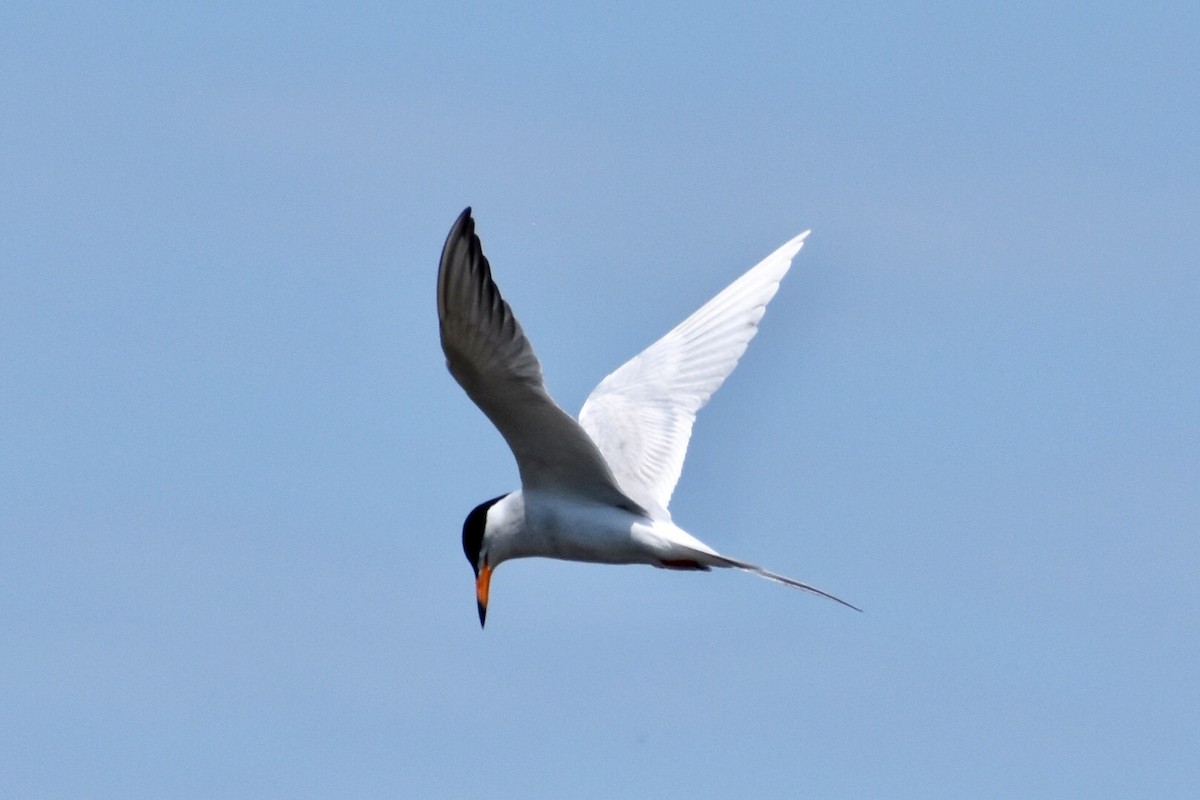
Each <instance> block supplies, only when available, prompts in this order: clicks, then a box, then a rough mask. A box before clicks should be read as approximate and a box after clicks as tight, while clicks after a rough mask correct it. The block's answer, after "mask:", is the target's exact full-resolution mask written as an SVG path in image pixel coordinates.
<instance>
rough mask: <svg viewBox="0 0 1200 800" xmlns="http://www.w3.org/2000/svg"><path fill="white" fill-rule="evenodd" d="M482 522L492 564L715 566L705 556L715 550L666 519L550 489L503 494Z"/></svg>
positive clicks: (701, 567)
mask: <svg viewBox="0 0 1200 800" xmlns="http://www.w3.org/2000/svg"><path fill="white" fill-rule="evenodd" d="M487 522H488V528H489V535H490V536H489V538H490V539H491V545H490V547H489V555H490V556H491V557H492V559H493V562H492V563H493V564H495V563H499V562H500V561H507V560H508V559H510V558H528V557H531V556H542V557H545V558H557V559H561V560H563V561H589V562H593V563H600V564H649V565H651V566H655V567H666V568H675V569H681V568H691V569H707V568H708V567H709V566H714V565H716V564H710V563H708V561H707V560H706V558H711V557H713V556H716V555H717V554H716V552H715V551H713V550H712V549H711V548H709V547H708V545H706V544H704V543H703V542H701V541H700V540H699V539H696V538H695V537H694V536H692V535H691V534H689V533H687V532H686V531H684V530H683V529H682V528H680V527H679V526H678V525H676V524H675V523H673V522H671V521H670V520H664V519H658V520H656V519H651V518H650V517H648V516H646V515H644V514H640V513H638V512H635V511H629V510H627V509H624V508H620V507H617V506H614V505H610V504H608V503H598V502H587V501H578V500H573V499H566V500H564V498H562V497H561V496H560V495H557V494H554V493H552V492H539V491H532V492H525V491H521V490H517V491H515V492H512V493H510V494H507V495H504V497H502V498H501V499H499V500H498V501H497V502H496V503H495V504H494V505H492V506H491V507H490V508H489V509H488V520H487ZM718 566H720V565H718Z"/></svg>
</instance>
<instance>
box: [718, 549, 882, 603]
mask: <svg viewBox="0 0 1200 800" xmlns="http://www.w3.org/2000/svg"><path fill="white" fill-rule="evenodd" d="M708 560H709V561H711V563H712V565H713V566H715V567H732V568H733V569H740V570H742V571H743V572H753V573H754V574H755V575H759V576H761V577H763V578H766V579H767V580H769V581H775V582H776V583H782V584H783V585H784V586H791V587H792V588H793V589H802V590H803V591H806V592H810V593H811V594H816V595H820V596H821V597H828V598H829V599H830V600H833V601H834V602H835V603H841V604H842V605H844V606H846V608H853V609H854V610H855V611H862V609H861V608H859V607H858V606H856V605H854V604H853V603H847V602H846V601H845V600H843V599H842V598H840V597H835V596H834V595H831V594H830V593H829V592H825V591H822V590H820V589H818V588H817V587H815V586H809V585H808V584H807V583H802V582H800V581H798V580H796V579H795V578H789V577H787V576H786V575H780V574H779V573H777V572H771V571H770V570H768V569H763V568H762V567H759V566H755V565H754V564H747V563H746V562H745V561H738V560H737V559H736V558H729V557H728V556H722V555H718V554H716V553H714V554H712V555H709V556H708Z"/></svg>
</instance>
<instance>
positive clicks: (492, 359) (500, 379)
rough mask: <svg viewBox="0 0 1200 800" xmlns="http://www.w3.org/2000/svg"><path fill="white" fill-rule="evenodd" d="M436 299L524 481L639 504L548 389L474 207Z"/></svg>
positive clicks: (460, 372) (453, 368)
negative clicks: (499, 280)
mask: <svg viewBox="0 0 1200 800" xmlns="http://www.w3.org/2000/svg"><path fill="white" fill-rule="evenodd" d="M437 303H438V320H439V323H440V326H439V327H440V329H441V338H442V350H443V351H444V352H445V353H446V366H447V367H448V368H449V370H450V374H451V375H453V376H454V379H455V380H457V381H458V383H459V385H461V386H462V387H463V389H465V390H466V392H467V395H468V396H470V398H471V399H472V400H473V401H474V402H475V405H477V406H479V408H480V409H481V410H482V411H483V413H484V414H486V415H487V417H488V419H490V420H491V421H492V424H493V425H495V426H496V427H497V428H498V429H499V431H500V433H501V435H503V436H504V440H505V441H506V442H508V446H509V447H510V448H511V449H512V451H513V455H514V456H515V457H516V459H517V467H518V469H519V470H520V472H521V484H522V486H524V487H525V488H526V489H539V488H540V489H551V490H554V491H558V492H565V493H569V494H574V495H577V496H580V497H584V498H588V499H592V500H598V501H601V502H606V503H610V504H613V505H618V506H623V507H625V508H629V509H630V510H633V511H641V509H640V508H638V506H637V504H636V503H634V502H632V501H631V500H630V499H629V498H628V497H626V496H625V495H624V494H622V493H621V490H620V489H619V488H617V482H616V480H615V479H614V477H613V474H612V471H611V470H610V469H609V468H608V465H607V464H606V463H605V461H604V457H603V456H602V455H601V454H600V451H599V450H598V449H597V448H596V445H595V444H594V443H593V442H592V440H591V439H590V438H588V435H587V434H586V433H584V431H583V428H581V427H580V426H579V423H577V422H576V421H575V420H574V419H572V418H571V416H570V415H569V414H567V413H566V412H565V411H563V410H562V409H561V408H559V407H558V405H557V404H555V402H554V401H553V400H552V399H551V398H550V395H549V394H548V393H547V392H546V386H545V384H544V383H543V381H542V367H541V365H540V364H539V363H538V360H537V356H535V355H534V354H533V348H532V347H530V345H529V340H528V339H526V338H525V333H524V332H523V331H522V330H521V326H520V324H518V322H517V318H516V317H515V316H513V313H512V309H511V308H509V306H508V303H506V302H505V301H504V298H503V297H501V296H500V290H499V289H498V288H497V287H496V283H495V282H494V281H493V280H492V271H491V267H490V266H489V265H488V261H487V259H486V258H485V257H484V255H483V250H482V248H481V247H480V244H479V237H478V236H476V235H475V221H474V220H472V219H471V209H469V208H468V209H466V210H465V211H463V212H462V214H461V215H459V217H458V220H457V221H455V223H454V227H453V228H451V229H450V235H449V236H448V237H447V238H446V244H445V247H444V248H443V249H442V261H441V266H440V267H439V269H438V288H437Z"/></svg>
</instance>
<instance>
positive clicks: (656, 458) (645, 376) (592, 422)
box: [579, 231, 808, 519]
mask: <svg viewBox="0 0 1200 800" xmlns="http://www.w3.org/2000/svg"><path fill="white" fill-rule="evenodd" d="M806 236H808V231H805V232H804V233H802V234H800V235H799V236H797V237H796V238H795V239H792V240H791V241H790V242H788V243H787V244H785V245H784V246H783V247H780V248H779V249H778V250H776V251H775V252H774V253H772V254H771V255H769V256H767V257H766V259H764V260H763V261H762V262H761V263H759V264H758V265H756V266H754V267H753V268H751V269H750V270H749V271H748V272H747V273H746V274H745V275H743V276H742V277H740V278H738V279H737V280H736V281H734V282H733V283H731V284H730V285H729V286H728V287H726V288H725V290H724V291H722V292H721V293H720V294H718V295H717V296H716V297H714V298H713V299H712V300H709V301H708V302H707V303H705V304H704V305H703V306H702V307H701V308H700V309H699V310H698V311H696V312H695V313H694V314H692V315H691V316H690V317H688V318H687V319H686V320H684V321H683V322H682V323H680V324H679V325H678V326H677V327H675V329H674V330H672V331H671V332H670V333H668V334H667V335H666V336H664V337H662V338H661V339H659V340H658V341H657V342H655V343H654V344H652V345H650V347H648V348H646V350H644V351H643V352H642V353H641V354H640V355H637V356H634V357H633V358H632V359H631V360H630V361H628V362H627V363H626V364H625V365H624V366H622V367H621V368H620V369H618V370H617V371H616V372H614V373H612V374H611V375H609V376H608V377H607V378H605V379H604V380H603V381H601V382H600V385H599V386H597V387H596V388H595V390H594V391H593V392H592V393H591V395H589V396H588V399H587V401H586V402H585V403H584V404H583V408H582V409H581V410H580V412H579V422H580V424H581V425H583V429H584V430H585V431H587V432H588V435H589V436H591V437H592V441H594V442H595V443H596V446H597V447H599V448H600V452H601V453H603V454H604V458H605V460H606V461H607V462H608V466H609V467H610V468H611V470H612V472H613V474H614V475H616V478H617V483H618V485H619V486H620V487H621V490H622V491H624V492H625V494H627V495H628V496H629V497H631V498H633V500H635V501H636V502H638V503H639V504H641V505H642V507H643V508H645V509H646V510H647V511H649V512H650V514H651V516H653V517H656V518H660V519H669V518H670V513H669V512H668V511H667V506H668V505H669V504H670V502H671V494H672V493H673V492H674V491H675V484H676V483H677V482H678V481H679V473H680V472H681V471H682V470H683V459H684V456H685V455H687V446H688V440H689V439H691V436H692V423H693V422H695V420H696V412H697V411H699V410H700V409H701V408H703V407H704V404H705V403H707V402H708V398H709V397H711V396H712V393H713V392H715V391H716V390H717V388H718V387H719V386H720V385H721V383H722V382H724V380H725V378H727V377H728V376H729V373H731V372H733V368H734V367H735V366H737V362H738V359H739V358H741V357H742V353H744V352H745V351H746V345H748V344H749V343H750V340H751V339H752V338H754V334H755V333H757V331H758V321H759V320H760V319H762V316H763V314H764V313H765V312H766V308H767V303H768V302H770V300H771V298H772V297H774V296H775V292H776V291H777V290H778V289H779V281H780V280H781V279H782V278H783V276H784V274H785V273H787V271H788V268H789V267H790V266H791V264H792V259H793V258H794V257H795V255H796V253H798V252H800V248H801V246H803V244H804V237H806Z"/></svg>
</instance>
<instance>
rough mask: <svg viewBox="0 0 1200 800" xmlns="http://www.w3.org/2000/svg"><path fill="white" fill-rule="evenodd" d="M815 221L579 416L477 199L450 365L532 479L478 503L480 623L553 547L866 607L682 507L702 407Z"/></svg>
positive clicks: (459, 249) (458, 288) (447, 343)
mask: <svg viewBox="0 0 1200 800" xmlns="http://www.w3.org/2000/svg"><path fill="white" fill-rule="evenodd" d="M806 236H808V231H805V232H804V233H802V234H800V235H799V236H797V237H795V238H794V239H792V240H791V241H789V242H788V243H787V244H785V245H783V246H782V247H780V248H779V249H778V250H776V251H775V252H774V253H772V254H771V255H769V256H767V257H766V258H765V259H764V260H763V261H762V262H761V263H759V264H758V265H757V266H755V267H753V268H751V269H750V270H749V271H748V272H746V273H745V274H744V275H742V276H741V277H740V278H738V279H737V280H736V281H734V282H733V283H732V284H730V285H729V286H728V287H726V288H725V290H724V291H722V292H721V293H720V294H718V295H717V296H716V297H714V298H713V299H712V300H709V301H708V302H707V303H705V304H704V305H703V306H702V307H701V308H700V309H699V310H698V311H696V312H695V313H694V314H692V315H691V316H690V317H688V318H687V319H686V320H684V321H683V322H682V323H680V324H679V325H678V326H676V327H675V328H674V329H673V330H671V331H670V332H669V333H667V334H666V335H665V336H663V337H662V338H661V339H659V340H658V341H657V342H655V343H654V344H652V345H650V347H648V348H646V349H645V350H644V351H642V352H641V353H640V354H638V355H636V356H634V357H633V358H632V359H630V360H629V361H628V362H627V363H625V364H624V365H623V366H621V367H620V368H619V369H617V370H616V371H615V372H613V373H612V374H611V375H609V376H608V377H606V378H605V379H604V380H602V381H601V382H600V385H599V386H597V387H596V388H595V389H594V390H593V391H592V393H591V395H589V396H588V398H587V401H586V402H585V403H584V404H583V408H582V410H580V412H579V420H578V421H576V420H575V419H573V418H572V417H571V416H570V415H569V414H567V413H566V412H565V411H563V409H562V408H560V407H559V406H558V404H557V403H555V402H554V400H553V399H552V398H551V397H550V394H549V393H548V392H547V391H546V386H545V383H544V382H543V380H542V368H541V364H540V363H539V362H538V359H537V356H536V355H534V352H533V348H532V347H531V346H530V344H529V340H528V339H526V338H525V333H524V332H523V331H522V330H521V325H520V323H518V322H517V318H516V317H515V316H513V312H512V309H511V308H510V307H509V305H508V303H507V302H505V300H504V298H503V297H502V296H501V294H500V289H499V288H498V287H497V286H496V283H495V281H494V280H493V279H492V271H491V267H490V265H489V264H488V260H487V258H485V257H484V255H483V249H482V247H481V246H480V243H479V237H478V236H476V235H475V221H474V220H473V219H472V218H471V209H470V208H467V209H465V210H464V211H463V212H462V214H460V215H459V217H458V219H457V220H455V222H454V226H453V227H452V228H451V229H450V234H449V236H447V237H446V244H445V246H444V247H443V249H442V259H441V265H440V267H439V269H438V284H437V305H438V321H439V327H440V329H441V340H442V350H443V351H444V352H445V354H446V366H447V367H448V368H449V370H450V374H451V375H453V376H454V379H455V380H456V381H458V383H459V385H461V386H462V388H463V389H464V390H465V391H466V393H467V396H469V397H470V398H471V400H472V401H474V403H475V405H477V406H479V408H480V410H482V411H483V413H484V414H486V415H487V417H488V419H489V420H491V422H492V424H493V425H495V426H496V428H497V429H498V430H499V431H500V434H501V435H502V436H503V437H504V440H505V441H506V442H507V443H508V446H509V448H510V449H511V450H512V452H513V455H514V456H515V457H516V460H517V468H518V470H519V471H520V474H521V488H520V489H519V490H517V491H513V492H509V493H508V494H504V495H501V496H500V497H495V498H492V499H491V500H487V501H485V502H483V503H480V504H479V505H478V506H476V507H475V508H474V509H473V510H472V511H471V513H470V514H468V515H467V518H466V521H465V522H464V523H463V533H462V544H463V551H464V552H465V553H466V556H467V561H469V562H470V563H471V568H472V569H474V570H475V599H476V603H477V606H478V609H479V624H480V625H481V626H482V625H483V624H484V623H485V621H486V619H487V609H488V591H489V587H490V585H491V579H492V573H493V571H495V569H496V567H498V566H499V565H500V564H501V563H503V562H505V561H507V560H509V559H511V558H526V557H530V556H541V557H544V558H558V559H565V560H568V561H589V562H597V563H602V564H649V565H651V566H655V567H662V568H665V569H676V570H704V571H707V570H709V569H711V568H713V567H732V568H734V569H740V570H744V571H746V572H753V573H755V574H756V575H760V576H762V577H764V578H767V579H769V580H772V581H776V582H778V583H782V584H786V585H788V586H792V587H794V588H797V589H803V590H804V591H806V592H812V593H813V594H818V595H821V596H822V597H828V598H829V599H831V600H835V601H837V602H838V603H841V604H842V605H845V606H849V607H850V608H853V609H855V610H856V611H858V610H861V609H859V608H858V607H857V606H853V605H851V604H850V603H847V602H846V601H845V600H842V599H840V598H837V597H834V596H833V595H832V594H829V593H828V592H825V591H822V590H821V589H818V588H816V587H814V586H810V585H808V584H807V583H802V582H800V581H798V580H795V579H793V578H788V577H785V576H783V575H779V574H777V573H774V572H770V571H768V570H765V569H763V568H762V567H759V566H756V565H754V564H749V563H747V562H745V561H739V560H738V559H736V558H730V557H729V556H725V555H722V554H720V553H718V552H717V551H716V550H714V549H713V548H711V547H709V546H708V545H706V544H705V543H704V542H702V541H700V540H699V539H697V538H696V537H694V536H692V535H691V534H690V533H688V532H687V531H685V530H683V529H682V528H680V527H679V526H678V525H676V524H675V523H674V522H673V521H672V519H671V513H670V511H668V508H667V507H668V506H669V505H670V502H671V494H672V492H674V490H675V484H676V482H677V481H678V480H679V474H680V472H681V470H682V469H683V460H684V456H685V455H686V453H687V446H688V440H689V439H690V438H691V435H692V423H693V422H694V421H695V419H696V412H697V411H699V410H700V408H701V407H703V406H704V404H705V403H707V402H708V399H709V397H711V396H712V393H713V392H715V391H716V390H717V388H718V387H719V386H720V385H721V383H722V382H723V381H724V380H725V378H726V377H728V376H729V373H731V372H732V371H733V368H734V367H735V366H736V365H737V362H738V359H739V358H741V356H742V353H743V352H745V350H746V345H747V344H749V342H750V340H751V339H752V338H753V337H754V334H755V333H756V332H757V330H758V322H759V320H761V319H762V316H763V313H764V312H765V311H766V307H767V303H768V302H770V300H771V298H772V297H774V296H775V292H776V291H777V290H778V288H779V281H780V279H782V278H783V276H784V274H785V273H786V272H787V271H788V268H789V267H790V266H791V263H792V259H793V258H794V257H795V255H796V253H798V252H799V251H800V248H801V246H803V244H804V238H805V237H806Z"/></svg>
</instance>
